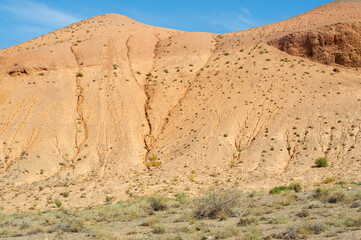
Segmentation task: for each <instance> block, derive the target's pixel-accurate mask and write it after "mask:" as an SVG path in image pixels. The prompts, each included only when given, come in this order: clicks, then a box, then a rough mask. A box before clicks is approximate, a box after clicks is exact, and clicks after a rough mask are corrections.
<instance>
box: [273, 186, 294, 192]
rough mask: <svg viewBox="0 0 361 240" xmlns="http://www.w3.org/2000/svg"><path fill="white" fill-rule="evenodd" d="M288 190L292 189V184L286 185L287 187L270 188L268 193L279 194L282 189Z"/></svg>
mask: <svg viewBox="0 0 361 240" xmlns="http://www.w3.org/2000/svg"><path fill="white" fill-rule="evenodd" d="M290 190H293V187H292V186H288V187H285V186H281V187H274V188H272V189H271V190H269V193H270V194H280V193H281V192H282V191H290Z"/></svg>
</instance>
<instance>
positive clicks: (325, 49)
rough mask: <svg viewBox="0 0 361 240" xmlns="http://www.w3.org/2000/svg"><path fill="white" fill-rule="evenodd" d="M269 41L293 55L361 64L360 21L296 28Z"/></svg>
mask: <svg viewBox="0 0 361 240" xmlns="http://www.w3.org/2000/svg"><path fill="white" fill-rule="evenodd" d="M268 44H269V45H271V46H274V47H277V48H278V49H280V50H281V51H285V52H287V53H288V54H290V55H294V56H301V57H307V58H309V59H311V60H313V61H316V62H320V63H323V64H328V65H329V64H339V65H343V66H349V67H360V66H361V22H358V23H337V24H332V25H327V26H322V27H319V28H314V29H310V30H302V31H296V32H292V33H290V34H287V35H284V36H282V37H280V38H277V39H273V40H271V41H269V42H268Z"/></svg>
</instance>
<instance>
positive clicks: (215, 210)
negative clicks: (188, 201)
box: [194, 190, 241, 219]
mask: <svg viewBox="0 0 361 240" xmlns="http://www.w3.org/2000/svg"><path fill="white" fill-rule="evenodd" d="M240 196H241V195H240V193H239V192H238V191H233V190H227V191H218V192H213V193H206V194H205V195H204V196H203V197H202V198H199V199H196V200H195V206H196V207H195V210H194V216H195V218H197V219H203V218H213V219H214V218H218V217H220V216H228V217H230V216H233V215H234V213H235V212H234V209H235V208H236V207H237V206H238V205H239V203H240Z"/></svg>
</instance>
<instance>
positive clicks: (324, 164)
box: [315, 157, 328, 167]
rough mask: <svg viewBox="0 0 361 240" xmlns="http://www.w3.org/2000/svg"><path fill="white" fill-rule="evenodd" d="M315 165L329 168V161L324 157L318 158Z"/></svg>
mask: <svg viewBox="0 0 361 240" xmlns="http://www.w3.org/2000/svg"><path fill="white" fill-rule="evenodd" d="M315 163H316V166H317V167H328V161H327V159H326V158H324V157H320V158H317V159H316V160H315Z"/></svg>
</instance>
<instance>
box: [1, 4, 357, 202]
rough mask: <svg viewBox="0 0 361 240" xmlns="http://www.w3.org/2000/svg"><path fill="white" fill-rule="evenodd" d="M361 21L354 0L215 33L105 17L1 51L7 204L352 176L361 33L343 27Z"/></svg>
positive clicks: (3, 183) (4, 196)
mask: <svg viewBox="0 0 361 240" xmlns="http://www.w3.org/2000/svg"><path fill="white" fill-rule="evenodd" d="M360 20H361V4H360V3H359V2H357V1H346V2H340V1H338V2H335V3H330V4H327V5H324V6H321V7H319V8H316V9H314V10H312V11H310V12H307V13H304V14H301V15H300V16H297V17H295V18H292V19H289V20H286V21H283V22H279V23H274V24H271V25H267V26H263V27H258V28H254V29H249V30H245V31H240V32H234V33H228V34H223V35H216V34H210V33H186V32H181V31H175V30H170V29H164V28H157V27H151V26H147V25H144V24H141V23H138V22H136V21H133V20H131V19H129V18H126V17H123V16H120V15H115V14H108V15H102V16H98V17H94V18H91V19H88V20H85V21H82V22H80V23H77V24H73V25H71V26H68V27H66V28H63V29H60V30H57V31H55V32H53V33H50V34H47V35H44V36H41V37H39V38H36V39H34V40H31V41H29V42H25V43H23V44H20V45H17V46H14V47H11V48H8V49H4V50H2V51H1V52H0V73H1V77H0V89H1V91H0V107H1V109H2V111H1V114H0V141H1V144H2V148H0V174H1V180H0V191H1V197H2V202H3V203H4V205H6V208H9V209H10V208H12V207H16V206H18V207H22V208H27V207H31V206H32V205H33V204H34V201H32V199H33V198H34V200H36V201H35V202H36V204H37V206H43V205H47V204H50V203H52V199H53V197H54V196H57V195H59V193H61V192H63V191H65V190H66V189H69V188H70V189H71V194H70V196H69V198H67V201H69V202H68V203H67V204H69V205H72V206H74V207H82V206H88V205H92V204H97V203H101V202H103V201H104V198H105V196H112V197H114V198H116V199H123V198H126V197H127V196H129V195H134V194H149V193H155V192H165V193H172V192H177V191H188V192H190V193H197V192H199V191H202V190H204V189H206V188H208V187H209V186H212V185H219V186H225V187H236V188H241V189H255V188H270V187H273V186H276V185H280V184H283V183H288V182H291V181H299V182H302V183H304V184H312V183H313V182H317V181H320V180H322V179H323V178H326V177H331V176H336V177H340V178H343V179H350V180H355V179H357V178H359V177H360V174H359V173H360V170H361V164H360V161H361V151H360V139H361V137H360V127H361V122H360V121H361V119H360V113H361V85H360V84H361V82H360V71H358V69H357V68H356V67H358V66H360V63H359V59H360V51H359V49H358V48H359V47H360V46H359V41H357V40H359V35H357V34H350V36H351V38H348V35H345V34H342V32H339V31H337V29H339V28H338V26H348V27H350V28H352V26H356V28H357V29H359V24H360ZM345 21H346V22H347V23H345ZM339 24H341V25H339ZM340 28H341V29H342V27H340ZM309 31H312V32H313V33H317V34H316V35H315V37H314V38H312V39H318V40H317V41H316V40H315V41H312V44H311V45H309V44H307V43H308V42H307V41H306V42H305V39H307V37H305V36H310V35H309ZM358 34H359V31H358ZM312 36H313V35H312ZM319 36H324V38H325V39H326V40H325V41H326V42H329V40H328V39H333V40H334V41H331V43H332V44H324V43H325V41H324V39H322V41H321V40H320V37H319ZM337 36H340V39H341V40H340V41H336V40H337ZM308 39H310V37H308ZM351 40H352V41H351ZM268 43H270V45H269V44H268ZM341 43H342V44H341ZM326 45H327V46H326ZM286 46H287V47H286ZM310 46H311V47H312V49H314V50H313V51H312V54H310V52H309V47H310ZM278 48H280V49H281V50H283V51H281V50H279V49H278ZM325 49H328V50H327V51H325ZM336 50H337V51H339V52H340V54H346V55H347V56H349V57H348V58H346V57H345V58H343V61H342V62H340V61H338V60H337V59H338V58H337V57H336V55H334V53H335V54H338V52H337V51H336ZM284 51H285V52H284ZM350 52H352V54H353V55H352V56H355V57H350V56H351V55H350ZM288 53H290V54H292V55H295V56H292V55H289V54H288ZM326 55H327V56H328V57H330V58H327V57H325V56H326ZM357 59H358V60H357ZM312 60H314V61H312ZM323 63H326V64H329V65H324V64H323ZM339 64H341V65H339ZM343 65H344V66H349V68H346V67H344V66H343ZM335 68H336V69H335ZM318 157H327V159H328V160H329V165H330V166H329V167H328V168H315V167H314V165H315V164H314V161H315V159H316V158H318ZM14 194H15V196H14ZM24 199H28V201H24ZM75 200H76V201H75Z"/></svg>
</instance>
